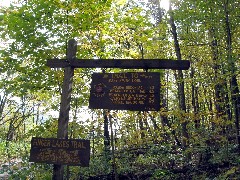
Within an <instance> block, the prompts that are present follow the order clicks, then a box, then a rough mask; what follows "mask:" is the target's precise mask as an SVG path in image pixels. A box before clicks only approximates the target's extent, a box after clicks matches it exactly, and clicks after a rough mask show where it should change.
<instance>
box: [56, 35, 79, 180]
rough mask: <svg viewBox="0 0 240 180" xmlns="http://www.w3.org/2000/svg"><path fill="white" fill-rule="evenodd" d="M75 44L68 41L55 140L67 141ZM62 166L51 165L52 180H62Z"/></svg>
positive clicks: (72, 40)
mask: <svg viewBox="0 0 240 180" xmlns="http://www.w3.org/2000/svg"><path fill="white" fill-rule="evenodd" d="M76 53H77V42H76V41H75V40H74V39H71V40H69V41H68V47H67V61H68V62H69V64H70V66H68V67H66V68H65V69H64V79H63V87H62V94H61V104H60V113H59V119H58V131H57V138H59V139H68V121H69V111H70V101H71V92H72V83H73V74H74V67H72V66H71V61H72V60H73V59H74V58H75V57H76ZM63 175H64V166H63V165H59V164H54V165H53V176H52V179H53V180H63Z"/></svg>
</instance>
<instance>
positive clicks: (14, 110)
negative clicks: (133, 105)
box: [0, 0, 240, 179]
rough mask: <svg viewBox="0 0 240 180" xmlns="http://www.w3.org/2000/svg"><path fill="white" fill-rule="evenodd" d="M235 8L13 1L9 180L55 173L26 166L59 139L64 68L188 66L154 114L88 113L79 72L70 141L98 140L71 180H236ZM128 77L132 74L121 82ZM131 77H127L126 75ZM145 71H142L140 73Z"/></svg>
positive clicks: (164, 74)
mask: <svg viewBox="0 0 240 180" xmlns="http://www.w3.org/2000/svg"><path fill="white" fill-rule="evenodd" d="M239 14H240V1H239V0H212V1H202V0H172V1H171V3H170V6H169V9H163V8H161V7H160V2H159V0H149V1H140V0H139V1H133V0H128V1H126V0H121V1H120V0H119V1H117V0H98V1H95V0H88V1H78V0H65V1H64V0H53V1H46V0H29V1H26V0H15V1H14V2H12V3H11V5H10V6H1V7H0V29H1V36H0V38H1V44H0V77H1V81H0V164H1V168H0V171H1V173H3V172H8V173H9V174H10V175H11V178H12V179H14V178H17V177H20V178H22V179H26V178H30V179H51V176H52V175H51V173H52V165H49V164H37V163H29V161H28V159H29V152H30V141H31V138H32V137H46V138H47V137H56V135H57V121H58V114H57V113H56V112H58V111H59V104H60V95H61V88H62V82H63V69H50V68H49V67H47V66H46V65H45V64H46V61H47V59H52V58H54V57H56V58H65V56H66V43H67V41H68V40H69V39H72V38H75V39H76V40H77V41H78V50H77V58H78V59H110V58H115V59H119V58H131V59H175V60H178V61H183V60H189V61H190V62H191V67H190V69H189V70H186V71H181V70H149V71H150V72H159V73H160V74H161V81H160V83H161V87H160V92H161V93H160V96H161V104H160V105H161V109H160V111H158V112H133V111H110V113H111V117H113V131H111V130H110V127H109V121H108V120H109V118H108V117H109V116H108V114H107V113H106V112H105V111H104V110H90V109H88V108H87V107H88V99H89V94H90V93H89V92H90V82H91V74H92V73H93V72H102V71H105V72H111V73H113V72H123V70H121V71H120V70H119V69H75V72H74V73H75V75H74V85H73V93H72V100H71V110H70V114H71V116H70V123H69V129H68V131H69V133H68V134H69V138H80V139H89V140H91V160H90V166H89V167H87V168H83V167H72V166H68V167H67V168H66V170H65V176H66V178H67V179H87V178H94V177H102V178H107V177H109V175H110V174H111V173H112V170H113V169H112V160H111V152H110V151H109V149H110V147H111V145H112V144H111V143H110V140H111V138H110V137H111V136H112V137H113V142H114V149H115V154H116V161H115V165H116V166H115V167H116V170H117V174H118V175H119V177H121V178H126V179H127V178H130V179H147V178H149V179H184V178H185V179H186V178H187V179H188V178H189V179H207V178H209V179H214V178H220V179H221V178H222V179H227V178H230V179H231V178H233V179H234V178H235V179H239V178H240V168H239V163H240V156H239V153H240V134H239V118H240V94H239V83H240V82H239V65H240V62H239V56H240V48H239V44H240V26H239V24H240V18H239ZM125 71H126V70H125ZM131 71H132V70H131ZM143 71H144V70H143Z"/></svg>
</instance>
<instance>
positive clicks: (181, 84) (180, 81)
mask: <svg viewBox="0 0 240 180" xmlns="http://www.w3.org/2000/svg"><path fill="white" fill-rule="evenodd" d="M169 12H170V13H169V16H170V25H171V29H172V31H171V32H172V35H173V39H174V47H175V53H176V56H177V60H178V61H181V60H182V57H181V50H180V46H179V42H178V34H177V29H176V25H175V22H174V18H173V12H172V7H171V1H170V6H169ZM176 81H177V85H178V95H179V108H180V110H181V112H182V113H183V114H184V113H186V101H185V93H184V81H183V72H182V70H178V71H177V79H176ZM187 124H188V123H187V121H186V120H185V121H183V122H182V123H181V126H182V136H183V138H182V145H183V147H186V146H187V141H188V139H189V135H188V131H187Z"/></svg>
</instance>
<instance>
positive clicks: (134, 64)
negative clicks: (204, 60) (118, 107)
mask: <svg viewBox="0 0 240 180" xmlns="http://www.w3.org/2000/svg"><path fill="white" fill-rule="evenodd" d="M46 65H47V66H49V67H51V68H65V67H68V66H72V67H74V68H120V69H173V70H187V69H189V67H190V61H188V60H170V59H96V60H95V59H72V60H71V61H67V59H50V60H47V64H46Z"/></svg>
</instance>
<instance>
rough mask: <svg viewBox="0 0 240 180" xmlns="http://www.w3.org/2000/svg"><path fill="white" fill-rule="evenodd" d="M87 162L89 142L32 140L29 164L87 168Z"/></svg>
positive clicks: (50, 139)
mask: <svg viewBox="0 0 240 180" xmlns="http://www.w3.org/2000/svg"><path fill="white" fill-rule="evenodd" d="M89 160H90V140H80V139H57V138H37V137H33V138H32V141H31V151H30V159H29V161H30V162H38V163H50V164H60V165H71V166H82V167H88V166H89Z"/></svg>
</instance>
